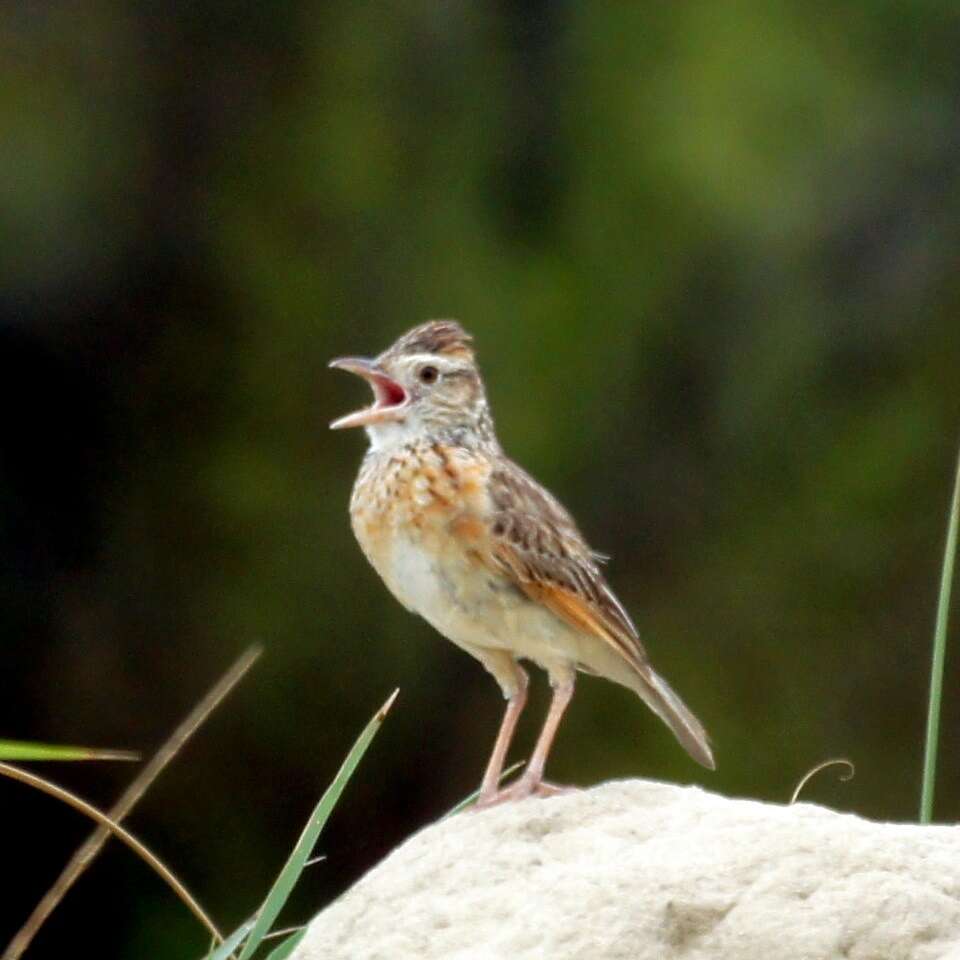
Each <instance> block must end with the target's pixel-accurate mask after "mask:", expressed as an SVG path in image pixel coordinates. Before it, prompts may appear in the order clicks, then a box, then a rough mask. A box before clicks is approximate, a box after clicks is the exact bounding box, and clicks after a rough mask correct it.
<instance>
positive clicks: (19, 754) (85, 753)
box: [0, 740, 140, 761]
mask: <svg viewBox="0 0 960 960" xmlns="http://www.w3.org/2000/svg"><path fill="white" fill-rule="evenodd" d="M139 759H140V754H138V753H133V752H132V751H130V750H99V749H97V748H96V747H68V746H60V745H59V744H56V743H34V742H33V741H31V740H0V760H3V761H24V760H139Z"/></svg>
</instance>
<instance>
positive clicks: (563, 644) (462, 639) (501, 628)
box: [380, 537, 586, 669]
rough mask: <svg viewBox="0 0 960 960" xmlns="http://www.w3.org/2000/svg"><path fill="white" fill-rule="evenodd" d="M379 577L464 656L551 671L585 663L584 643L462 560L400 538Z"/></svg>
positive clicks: (548, 614) (523, 596)
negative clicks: (491, 655) (493, 652)
mask: <svg viewBox="0 0 960 960" xmlns="http://www.w3.org/2000/svg"><path fill="white" fill-rule="evenodd" d="M380 572H381V575H382V576H383V578H384V580H385V581H386V583H387V585H388V586H389V587H390V590H391V592H392V593H393V594H394V595H395V596H396V597H397V599H398V600H400V602H401V603H402V604H403V605H404V606H406V607H407V608H408V609H410V610H412V611H413V612H415V613H418V614H420V616H422V617H423V618H424V619H425V620H427V621H428V622H429V623H430V624H431V625H432V626H433V627H435V628H436V629H437V630H438V631H439V632H440V633H442V634H443V635H444V636H445V637H447V639H449V640H451V641H452V642H453V643H455V644H457V646H460V647H463V648H464V649H466V650H467V651H471V650H472V649H476V648H480V649H484V648H487V649H498V650H508V651H510V652H511V653H513V654H514V655H515V656H518V657H524V658H527V659H529V660H532V661H534V662H535V663H538V664H539V665H540V666H542V667H545V668H548V669H549V668H550V667H551V666H552V665H556V664H559V663H565V664H569V663H577V662H585V660H584V657H583V656H582V652H581V649H580V648H581V643H582V642H583V641H584V640H585V639H586V638H584V637H583V635H582V634H580V633H578V632H576V631H574V630H573V629H571V628H570V627H569V626H567V624H566V623H564V622H563V621H562V620H560V619H559V618H558V617H556V616H555V615H554V614H552V613H551V612H550V611H549V610H547V609H546V608H545V607H543V606H541V605H540V604H539V603H535V602H534V601H532V600H531V599H530V598H529V597H527V595H526V594H524V593H523V592H522V591H521V590H520V589H519V588H518V587H516V586H514V585H513V584H512V583H511V582H510V581H509V580H507V579H506V577H502V576H499V575H497V574H496V573H494V572H492V571H490V572H487V571H484V570H483V569H481V568H479V567H478V566H477V564H476V563H475V562H473V561H471V560H470V559H469V558H468V557H466V556H465V555H462V556H461V557H458V558H451V556H450V554H449V553H448V554H447V555H445V556H444V557H443V558H442V561H441V560H440V559H439V558H438V556H437V554H436V553H435V552H427V551H426V550H424V549H422V548H421V547H420V545H419V544H418V543H416V542H415V541H411V540H410V539H407V538H405V537H398V538H396V539H395V540H394V542H393V545H392V549H391V551H390V558H389V561H388V569H386V570H381V571H380Z"/></svg>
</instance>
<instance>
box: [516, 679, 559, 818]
mask: <svg viewBox="0 0 960 960" xmlns="http://www.w3.org/2000/svg"><path fill="white" fill-rule="evenodd" d="M574 676H575V674H574V673H573V672H572V671H570V672H569V673H567V672H565V673H564V674H563V675H562V676H561V677H558V678H554V677H553V676H551V678H550V680H551V683H552V685H553V699H552V700H551V701H550V709H549V710H548V711H547V719H546V720H544V722H543V729H542V730H541V731H540V736H539V738H538V739H537V745H536V746H535V747H534V748H533V756H532V757H531V758H530V762H529V763H528V764H527V769H526V770H524V772H523V776H521V777H520V779H519V780H517V782H516V783H515V784H514V785H513V786H512V787H510V788H508V789H507V790H505V791H504V794H505V796H504V799H510V800H519V799H521V798H523V797H528V796H530V795H531V794H533V793H536V794H538V795H539V796H551V795H553V794H556V793H563V792H564V788H563V787H557V786H554V785H553V784H550V783H546V782H544V779H543V771H544V768H545V767H546V765H547V755H548V754H549V753H550V747H552V746H553V739H554V737H555V736H556V735H557V727H559V726H560V720H561V719H562V717H563V712H564V711H565V710H566V709H567V706H568V704H569V703H570V699H571V697H572V696H573V684H574Z"/></svg>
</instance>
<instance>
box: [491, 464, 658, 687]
mask: <svg viewBox="0 0 960 960" xmlns="http://www.w3.org/2000/svg"><path fill="white" fill-rule="evenodd" d="M489 489H490V495H491V498H492V500H493V507H494V514H493V517H492V520H491V532H492V534H493V541H494V546H493V551H492V552H493V559H494V562H495V563H496V564H497V566H498V567H499V568H500V569H501V571H503V572H504V573H506V574H507V575H508V576H510V578H511V579H513V580H514V581H515V582H516V584H517V586H519V587H520V588H521V589H522V590H523V591H524V592H525V593H526V594H527V595H528V596H529V597H531V599H534V600H537V601H539V602H540V603H543V604H544V605H545V606H546V607H548V608H549V609H550V610H551V611H552V612H553V613H554V614H556V615H557V616H558V617H560V619H561V620H564V621H566V622H567V623H569V624H570V625H571V626H572V627H574V628H575V629H577V630H582V631H583V632H584V633H592V634H595V635H596V636H598V637H600V638H602V639H603V640H605V641H606V642H607V643H609V644H610V645H611V646H613V647H614V648H615V649H616V650H617V651H618V652H619V653H620V654H621V655H622V656H623V657H624V658H625V659H626V660H627V661H628V662H630V663H632V664H633V665H634V666H636V667H638V668H642V667H643V666H645V665H646V663H647V655H646V651H645V650H644V649H643V645H642V644H641V643H640V637H639V636H638V634H637V628H636V627H635V626H634V625H633V622H632V621H631V619H630V617H629V615H628V614H627V612H626V610H624V609H623V607H622V606H621V605H620V602H619V601H618V600H617V598H616V597H615V596H614V595H613V591H612V590H611V589H610V587H609V586H608V585H607V582H606V580H604V577H603V574H602V573H601V572H600V568H599V567H598V566H597V563H596V560H595V559H594V556H593V553H592V552H591V550H590V548H589V547H588V546H587V544H586V542H585V541H584V539H583V536H582V534H581V533H580V531H579V530H578V529H577V526H576V524H575V523H574V521H573V518H572V517H571V516H570V514H569V513H567V511H566V510H565V509H564V508H563V506H562V505H561V504H560V503H559V502H558V501H557V500H556V499H555V498H554V497H553V496H551V495H550V494H549V493H548V492H547V491H546V490H544V489H543V487H541V486H540V485H539V484H538V483H537V482H536V481H535V480H534V479H533V478H532V477H530V476H529V475H528V474H527V473H526V472H525V471H523V470H522V469H521V468H520V467H518V466H517V465H516V464H515V463H512V462H511V461H509V460H506V459H505V458H504V459H503V460H501V461H500V463H499V464H498V467H497V469H496V470H494V472H493V473H492V474H491V476H490V486H489Z"/></svg>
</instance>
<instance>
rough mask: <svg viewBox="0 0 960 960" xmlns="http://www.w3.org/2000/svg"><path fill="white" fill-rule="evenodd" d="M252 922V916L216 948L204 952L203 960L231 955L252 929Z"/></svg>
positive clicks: (212, 959) (215, 959) (224, 958)
mask: <svg viewBox="0 0 960 960" xmlns="http://www.w3.org/2000/svg"><path fill="white" fill-rule="evenodd" d="M253 924H254V920H253V918H251V919H249V920H247V921H245V922H244V923H241V924H240V926H239V927H237V929H236V930H234V931H233V933H231V934H230V936H229V937H227V939H226V940H224V941H223V943H221V944H220V946H219V947H217V948H216V950H212V951H211V952H210V953H208V954H206V956H204V958H203V960H228V957H231V956H233V951H234V950H236V949H237V947H239V946H240V943H241V941H242V940H243V938H244V937H245V936H246V935H247V934H248V933H249V932H250V931H251V930H252V929H253Z"/></svg>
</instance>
